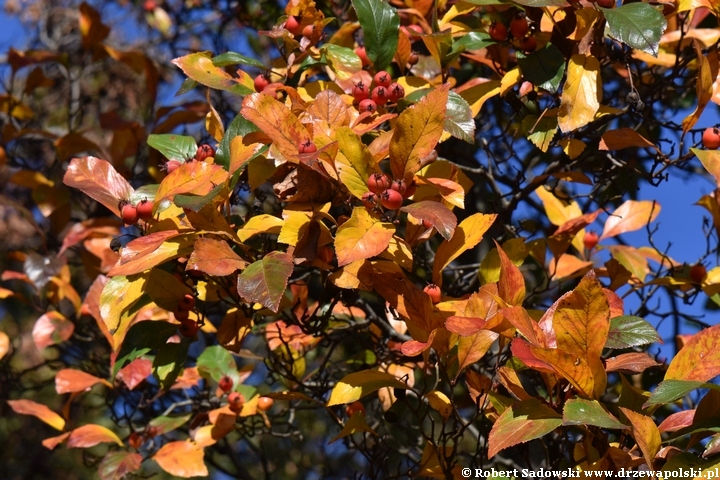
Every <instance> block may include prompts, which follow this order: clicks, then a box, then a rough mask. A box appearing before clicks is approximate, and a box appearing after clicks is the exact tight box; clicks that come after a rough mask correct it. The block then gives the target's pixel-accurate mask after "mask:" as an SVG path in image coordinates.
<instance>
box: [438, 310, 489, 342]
mask: <svg viewBox="0 0 720 480" xmlns="http://www.w3.org/2000/svg"><path fill="white" fill-rule="evenodd" d="M487 323H488V322H487V320H486V319H484V318H476V317H461V316H458V315H453V316H452V317H449V318H448V319H447V320H445V328H447V329H448V330H450V331H451V332H452V333H457V334H458V335H461V336H465V337H467V336H469V335H474V334H476V333H477V332H479V331H480V330H482V329H483V328H485V325H487Z"/></svg>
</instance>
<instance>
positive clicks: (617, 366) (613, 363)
mask: <svg viewBox="0 0 720 480" xmlns="http://www.w3.org/2000/svg"><path fill="white" fill-rule="evenodd" d="M611 328H612V327H611ZM659 366H661V365H660V364H659V363H658V362H656V361H655V359H654V358H652V357H651V356H650V355H648V354H647V353H643V352H630V353H623V354H620V355H618V356H617V357H612V358H608V359H607V360H606V361H605V371H606V372H622V373H629V374H635V373H642V372H644V371H645V370H647V369H648V368H651V367H659Z"/></svg>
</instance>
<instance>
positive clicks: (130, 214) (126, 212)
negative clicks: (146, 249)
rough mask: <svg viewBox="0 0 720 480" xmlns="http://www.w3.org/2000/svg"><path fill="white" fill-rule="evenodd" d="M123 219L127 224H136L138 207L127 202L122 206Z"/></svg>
mask: <svg viewBox="0 0 720 480" xmlns="http://www.w3.org/2000/svg"><path fill="white" fill-rule="evenodd" d="M122 219H123V223H124V224H125V225H135V224H136V223H137V221H138V212H137V208H135V207H133V206H132V204H130V203H126V204H125V206H123V207H122Z"/></svg>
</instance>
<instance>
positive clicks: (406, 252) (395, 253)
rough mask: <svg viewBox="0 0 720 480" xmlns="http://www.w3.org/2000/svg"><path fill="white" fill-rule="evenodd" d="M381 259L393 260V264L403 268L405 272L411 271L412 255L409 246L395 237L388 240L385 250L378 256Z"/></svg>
mask: <svg viewBox="0 0 720 480" xmlns="http://www.w3.org/2000/svg"><path fill="white" fill-rule="evenodd" d="M380 256H381V257H383V258H387V259H388V260H393V261H394V262H395V263H397V264H398V265H400V266H401V267H403V268H404V269H405V270H408V271H410V270H412V266H413V254H412V249H411V248H410V245H408V243H407V242H406V241H405V240H403V239H402V238H398V237H397V236H393V237H392V238H391V239H390V243H389V244H388V247H387V249H385V251H384V252H382V253H381V254H380Z"/></svg>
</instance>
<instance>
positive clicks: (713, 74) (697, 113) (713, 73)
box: [682, 39, 718, 134]
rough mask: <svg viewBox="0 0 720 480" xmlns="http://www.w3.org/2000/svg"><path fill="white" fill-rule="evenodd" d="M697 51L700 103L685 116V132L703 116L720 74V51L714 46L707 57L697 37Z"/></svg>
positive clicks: (696, 88) (696, 87) (696, 91)
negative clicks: (719, 72)
mask: <svg viewBox="0 0 720 480" xmlns="http://www.w3.org/2000/svg"><path fill="white" fill-rule="evenodd" d="M693 45H694V46H695V52H696V53H697V58H698V61H699V62H700V68H698V75H697V82H696V83H695V93H696V95H697V99H698V104H697V106H696V107H695V110H694V111H693V113H691V114H690V115H688V116H687V117H685V119H684V120H683V122H682V126H683V134H685V133H687V132H688V131H690V129H691V128H693V127H694V126H695V124H696V123H697V121H698V120H700V117H701V116H702V113H703V111H704V110H705V107H706V106H707V104H708V103H709V102H710V99H711V98H712V96H713V84H714V82H715V78H717V76H718V52H717V48H716V47H713V48H711V49H710V51H709V52H708V55H707V57H706V56H705V55H703V54H702V49H703V47H702V45H701V43H700V42H699V41H697V40H696V39H693Z"/></svg>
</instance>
